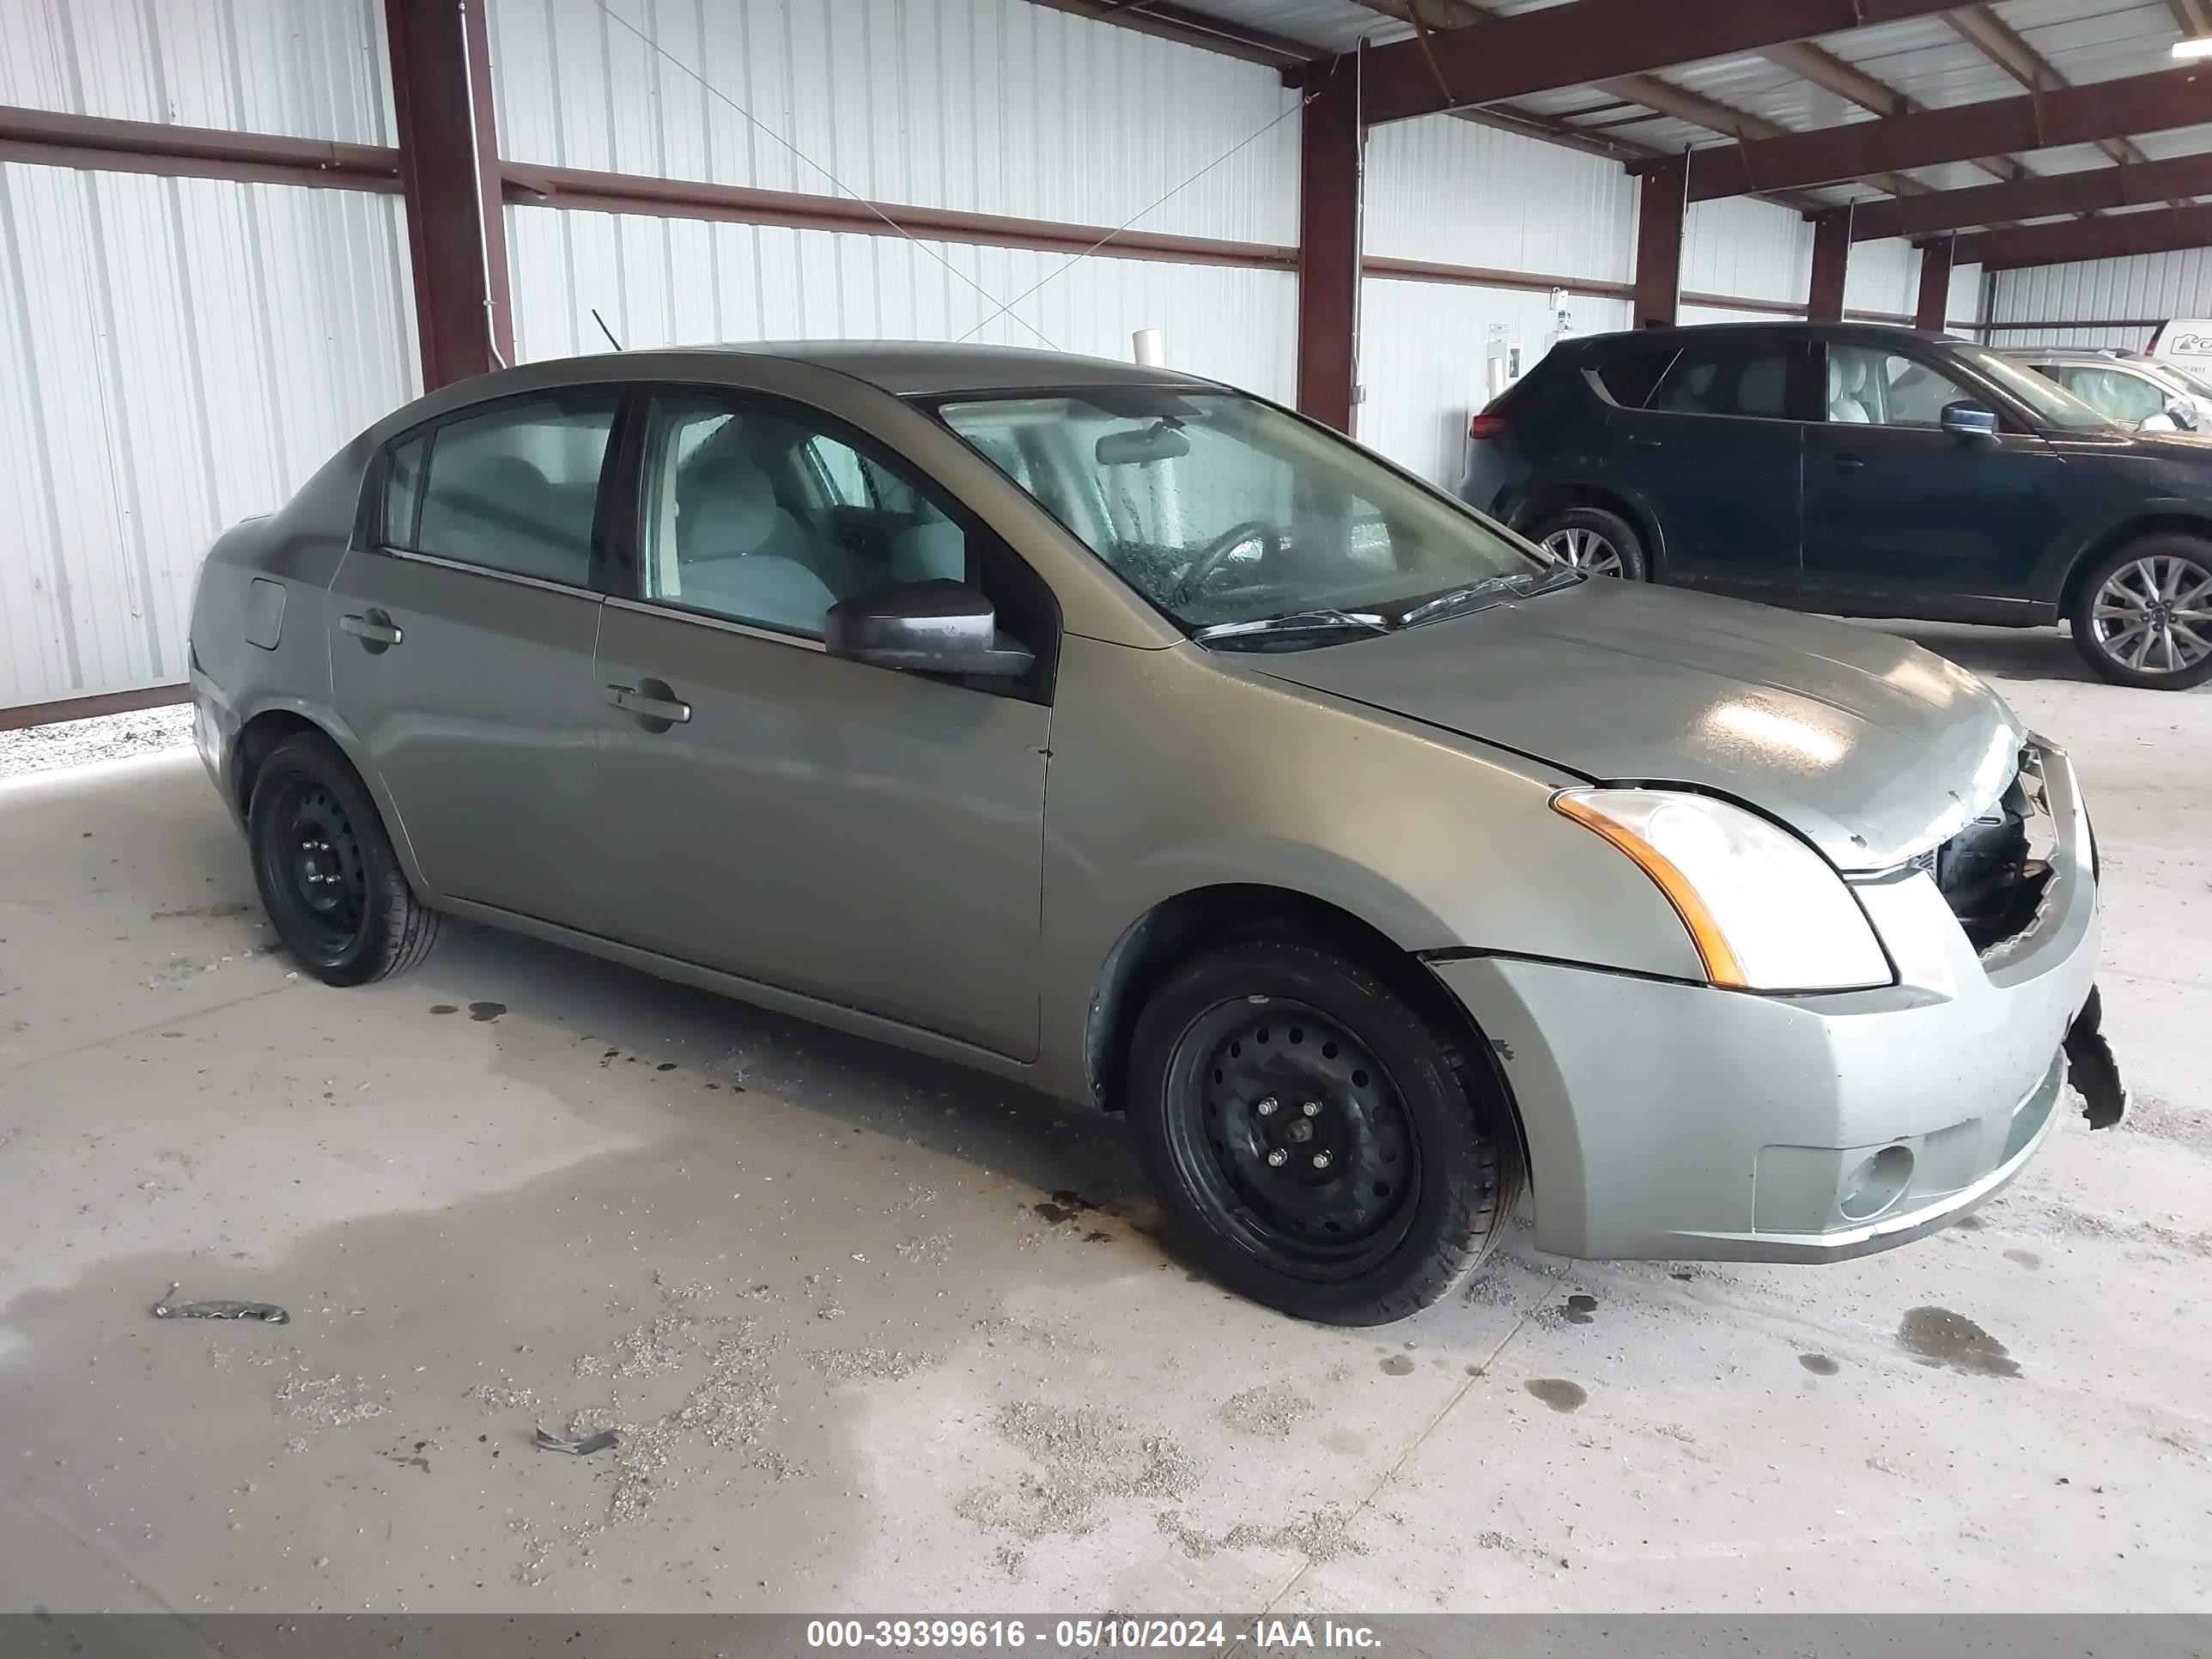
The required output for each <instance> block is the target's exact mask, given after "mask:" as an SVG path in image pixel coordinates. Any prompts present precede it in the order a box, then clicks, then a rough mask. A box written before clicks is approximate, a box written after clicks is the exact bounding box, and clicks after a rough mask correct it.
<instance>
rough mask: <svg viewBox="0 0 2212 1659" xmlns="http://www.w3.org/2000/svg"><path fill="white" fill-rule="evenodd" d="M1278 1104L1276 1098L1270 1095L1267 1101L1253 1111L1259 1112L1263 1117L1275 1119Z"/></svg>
mask: <svg viewBox="0 0 2212 1659" xmlns="http://www.w3.org/2000/svg"><path fill="white" fill-rule="evenodd" d="M1276 1105H1277V1102H1276V1099H1275V1097H1274V1096H1273V1095H1269V1096H1268V1097H1267V1098H1266V1099H1265V1100H1263V1101H1261V1103H1259V1104H1258V1105H1257V1106H1255V1107H1254V1108H1253V1110H1255V1111H1256V1112H1258V1113H1259V1114H1260V1115H1261V1117H1273V1116H1274V1115H1275V1107H1276Z"/></svg>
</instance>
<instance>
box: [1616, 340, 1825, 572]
mask: <svg viewBox="0 0 2212 1659" xmlns="http://www.w3.org/2000/svg"><path fill="white" fill-rule="evenodd" d="M1811 362H1812V358H1811V356H1810V349H1809V347H1808V345H1807V343H1805V342H1804V341H1802V340H1800V339H1796V338H1793V337H1790V336H1789V335H1787V334H1784V333H1780V332H1777V331H1760V332H1759V333H1757V334H1741V335H1736V334H1717V335H1715V336H1714V337H1711V338H1701V337H1698V336H1696V335H1691V336H1689V337H1686V343H1685V344H1684V345H1683V347H1682V349H1681V350H1680V352H1678V353H1677V354H1676V355H1675V356H1674V361H1673V362H1672V363H1671V364H1669V365H1668V368H1667V370H1666V373H1665V374H1663V375H1662V377H1661V378H1660V380H1659V381H1658V384H1657V385H1656V386H1655V387H1654V388H1653V389H1652V391H1651V393H1650V397H1649V398H1647V399H1646V400H1645V401H1644V404H1643V406H1642V407H1640V408H1627V407H1622V408H1617V409H1615V410H1613V411H1612V412H1611V413H1610V414H1609V415H1608V416H1607V435H1608V437H1607V454H1608V456H1609V457H1610V465H1609V466H1608V468H1607V471H1608V472H1609V473H1611V474H1612V475H1613V479H1614V481H1615V482H1617V483H1620V484H1622V485H1625V486H1626V489H1628V490H1629V492H1630V493H1632V495H1634V496H1635V497H1636V498H1637V499H1638V500H1639V501H1641V502H1642V503H1643V505H1644V507H1645V509H1646V510H1647V511H1648V512H1649V513H1650V515H1651V517H1652V519H1653V521H1654V522H1655V523H1656V525H1657V526H1658V531H1659V538H1660V543H1661V550H1660V551H1661V557H1660V573H1661V574H1662V577H1663V579H1664V580H1668V581H1670V582H1679V583H1681V584H1684V585H1685V586H1694V587H1709V588H1714V589H1717V590H1721V591H1723V592H1735V593H1742V594H1745V595H1747V596H1749V597H1751V598H1754V599H1770V600H1777V601H1787V600H1789V599H1792V598H1793V597H1794V596H1795V594H1796V587H1797V574H1798V559H1797V514H1798V488H1799V471H1800V466H1799V462H1800V451H1801V447H1802V442H1803V438H1804V433H1805V427H1806V415H1807V412H1808V409H1809V407H1810V405H1811V403H1812V396H1813V392H1814V390H1815V388H1814V386H1813V383H1812V379H1811V368H1810V365H1811ZM1599 482H1601V483H1602V482H1605V479H1604V477H1601V478H1600V479H1599Z"/></svg>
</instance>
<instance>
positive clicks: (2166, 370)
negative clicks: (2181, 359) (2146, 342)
mask: <svg viewBox="0 0 2212 1659" xmlns="http://www.w3.org/2000/svg"><path fill="white" fill-rule="evenodd" d="M2125 361H2126V362H2128V364H2129V366H2130V368H2140V369H2141V370H2142V371H2143V373H2144V374H2148V375H2149V376H2150V377H2151V379H2153V380H2156V381H2157V382H2158V383H2159V384H2160V386H2164V387H2166V390H2167V391H2169V392H2174V393H2176V394H2177V395H2179V396H2180V397H2184V398H2203V397H2212V392H2208V391H2207V390H2206V388H2205V385H2204V382H2203V380H2199V379H2197V376H2196V375H2194V374H2191V373H2190V372H2189V371H2188V370H2187V369H2185V368H2182V367H2181V365H2180V364H2179V363H2169V362H2166V361H2165V360H2164V359H2163V358H2159V359H2154V360H2152V361H2149V362H2146V361H2144V360H2143V359H2142V358H2136V357H2130V358H2128V359H2126V360H2125Z"/></svg>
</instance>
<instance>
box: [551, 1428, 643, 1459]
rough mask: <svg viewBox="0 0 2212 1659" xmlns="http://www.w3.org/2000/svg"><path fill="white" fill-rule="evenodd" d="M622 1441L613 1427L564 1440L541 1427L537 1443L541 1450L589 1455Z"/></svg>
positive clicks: (579, 1455)
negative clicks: (574, 1438) (578, 1437)
mask: <svg viewBox="0 0 2212 1659" xmlns="http://www.w3.org/2000/svg"><path fill="white" fill-rule="evenodd" d="M621 1442H622V1437H621V1436H620V1435H618V1434H617V1433H616V1432H615V1431H613V1430H612V1429H601V1430H600V1431H599V1432H598V1433H597V1434H592V1435H586V1436H585V1437H584V1438H582V1439H581V1440H563V1439H562V1438H561V1437H559V1436H557V1435H550V1434H548V1433H546V1432H545V1431H544V1430H543V1429H540V1430H538V1439H537V1442H536V1444H537V1447H538V1450H540V1451H556V1452H567V1453H568V1454H569V1455H571V1456H574V1457H589V1456H590V1455H592V1453H593V1452H595V1451H605V1449H607V1448H608V1447H610V1446H614V1445H619V1444H620V1443H621Z"/></svg>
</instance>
